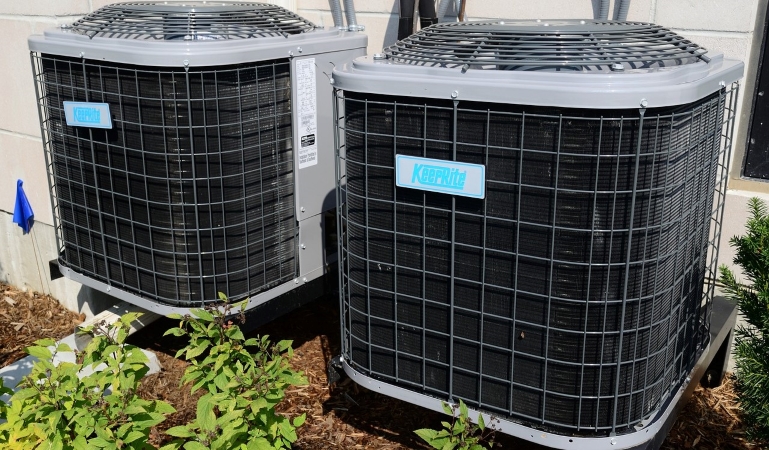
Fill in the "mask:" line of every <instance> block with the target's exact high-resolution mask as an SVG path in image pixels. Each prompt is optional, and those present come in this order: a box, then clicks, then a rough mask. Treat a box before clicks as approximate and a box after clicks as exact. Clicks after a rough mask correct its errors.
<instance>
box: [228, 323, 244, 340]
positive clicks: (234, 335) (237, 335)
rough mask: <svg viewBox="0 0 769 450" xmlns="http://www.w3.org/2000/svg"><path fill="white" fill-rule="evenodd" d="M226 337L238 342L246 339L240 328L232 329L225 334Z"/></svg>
mask: <svg viewBox="0 0 769 450" xmlns="http://www.w3.org/2000/svg"><path fill="white" fill-rule="evenodd" d="M224 334H225V336H227V337H228V338H230V339H234V340H237V341H242V340H244V339H245V336H243V332H242V331H240V328H238V327H237V326H234V327H230V328H228V329H227V330H226V331H225V332H224Z"/></svg>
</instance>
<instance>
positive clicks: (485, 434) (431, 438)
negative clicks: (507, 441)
mask: <svg viewBox="0 0 769 450" xmlns="http://www.w3.org/2000/svg"><path fill="white" fill-rule="evenodd" d="M443 411H444V412H445V413H446V414H449V415H451V416H452V420H451V422H441V424H442V425H443V429H441V430H432V429H429V428H423V429H421V430H416V431H415V432H414V433H416V434H417V435H418V436H419V437H420V438H422V440H424V441H425V442H427V443H428V444H430V445H431V446H432V447H433V448H437V449H440V450H454V449H462V450H485V449H488V448H493V447H494V430H493V428H492V427H487V426H486V424H485V423H484V421H483V416H482V415H481V414H478V422H477V424H475V423H473V422H472V421H471V420H470V417H469V416H470V414H469V411H468V410H467V405H465V402H463V401H462V400H459V405H453V406H451V405H449V404H448V403H443ZM487 445H488V447H487Z"/></svg>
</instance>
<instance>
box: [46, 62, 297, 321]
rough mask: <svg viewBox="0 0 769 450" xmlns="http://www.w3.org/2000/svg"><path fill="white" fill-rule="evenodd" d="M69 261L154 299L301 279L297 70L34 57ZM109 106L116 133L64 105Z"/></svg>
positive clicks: (241, 291)
mask: <svg viewBox="0 0 769 450" xmlns="http://www.w3.org/2000/svg"><path fill="white" fill-rule="evenodd" d="M32 62H33V67H34V72H35V79H36V82H37V83H36V84H37V91H38V106H39V107H40V111H41V123H42V131H43V136H44V141H45V151H46V157H47V167H48V175H49V178H50V182H51V186H52V189H53V191H52V193H51V194H52V198H53V201H54V202H55V205H54V211H55V224H56V227H57V235H58V242H59V250H60V252H61V255H60V258H59V262H60V263H61V264H63V265H65V266H67V267H69V268H71V269H73V270H74V271H76V272H79V273H81V274H83V275H85V276H88V277H90V278H93V279H95V280H99V281H102V282H104V283H107V284H108V285H111V286H115V287H118V288H121V289H124V290H126V291H128V292H131V293H134V294H136V295H139V296H141V297H144V298H148V299H153V300H156V301H158V302H161V303H165V304H170V305H180V306H194V305H200V304H202V303H205V302H208V301H214V300H215V299H217V292H219V291H221V292H225V293H227V294H228V295H229V296H230V297H231V298H233V299H239V298H244V297H246V296H249V295H253V294H255V293H257V292H259V291H262V290H265V289H268V288H270V287H272V286H275V285H277V284H279V283H281V282H285V281H288V280H290V279H292V278H293V277H294V276H295V274H296V270H297V262H296V250H295V247H296V243H295V238H296V234H297V228H296V222H295V219H294V175H293V150H292V141H291V108H290V87H289V81H290V73H289V68H290V65H289V62H288V61H287V60H277V61H264V62H259V63H254V64H244V65H237V66H221V67H216V68H215V69H214V68H195V69H192V68H191V69H190V70H189V71H185V70H183V69H158V68H153V67H141V66H130V65H122V64H116V63H110V62H91V61H87V60H81V59H79V58H68V57H60V56H52V55H46V54H43V55H34V54H33V57H32ZM64 101H90V102H104V103H108V104H109V107H110V112H111V115H112V123H113V128H112V129H111V130H100V129H94V128H82V127H70V126H68V125H67V124H66V121H65V116H64V110H63V107H62V102H64Z"/></svg>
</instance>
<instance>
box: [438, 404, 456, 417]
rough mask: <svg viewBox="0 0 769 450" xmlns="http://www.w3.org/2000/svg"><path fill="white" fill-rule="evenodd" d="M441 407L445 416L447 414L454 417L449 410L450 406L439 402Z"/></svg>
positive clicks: (452, 412)
mask: <svg viewBox="0 0 769 450" xmlns="http://www.w3.org/2000/svg"><path fill="white" fill-rule="evenodd" d="M441 406H442V407H443V412H445V413H446V414H448V415H450V416H453V415H454V411H453V410H452V409H451V405H449V404H448V403H446V402H441Z"/></svg>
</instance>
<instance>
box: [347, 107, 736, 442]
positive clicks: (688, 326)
mask: <svg viewBox="0 0 769 450" xmlns="http://www.w3.org/2000/svg"><path fill="white" fill-rule="evenodd" d="M724 108H725V95H724V94H723V93H717V94H714V95H713V96H710V97H707V98H704V99H702V100H701V101H698V102H696V103H694V104H690V105H685V106H681V107H677V108H666V109H650V110H646V111H645V114H644V115H643V118H642V116H641V113H640V112H639V110H625V111H609V112H607V111H591V110H579V109H562V110H559V109H554V108H549V109H546V108H535V107H521V106H515V105H501V104H480V103H472V102H465V101H461V102H456V103H454V102H452V101H438V100H424V99H415V98H405V97H392V96H377V95H369V94H361V93H355V92H345V93H344V101H343V111H344V116H343V118H342V119H340V121H339V127H340V129H342V130H343V131H342V132H343V139H344V147H343V149H342V150H343V151H342V161H341V162H342V165H343V173H344V174H345V176H344V178H343V180H342V187H341V189H342V195H343V198H345V203H344V205H343V207H342V211H341V214H342V216H341V225H342V228H341V230H342V232H343V234H342V239H341V242H342V244H341V245H342V248H341V252H342V261H343V274H342V282H343V286H342V291H343V293H342V298H343V306H344V319H345V320H344V325H343V327H344V331H345V352H346V357H347V358H348V361H350V364H352V365H353V367H354V368H355V369H356V370H359V371H360V372H362V373H363V374H366V375H368V376H371V377H374V378H377V379H380V380H383V381H386V382H388V383H393V384H396V385H399V386H401V387H404V388H407V389H410V390H414V391H417V392H420V393H424V394H428V395H432V396H435V397H437V398H440V399H444V400H446V399H452V400H454V399H456V398H462V399H464V400H465V402H467V403H468V404H471V405H473V406H475V407H477V408H480V409H482V410H485V411H488V412H491V413H492V414H495V415H498V416H501V417H504V418H508V419H511V420H515V421H520V422H523V423H528V424H532V425H536V426H545V427H549V428H551V429H556V430H560V431H561V432H566V433H574V432H578V433H596V432H597V433H605V432H608V431H616V432H622V431H623V430H629V429H631V427H633V426H634V425H635V424H637V423H639V422H640V421H641V420H642V419H643V418H645V417H646V416H648V415H649V414H650V413H651V412H652V411H654V410H656V409H658V408H660V407H661V405H662V404H663V402H664V401H665V400H666V399H667V398H668V397H669V396H670V395H672V393H673V392H674V391H675V388H676V387H677V386H679V385H680V383H681V382H682V381H683V379H684V378H685V377H686V376H687V374H688V373H689V371H690V370H691V368H692V367H693V364H694V362H695V360H696V358H697V356H698V352H699V351H700V350H701V349H702V347H703V346H704V345H706V344H707V340H708V333H707V327H708V321H707V319H705V318H704V317H705V316H706V313H705V312H704V309H705V308H706V307H707V303H706V300H704V298H705V297H706V296H705V297H704V296H703V283H704V279H705V275H706V272H707V270H708V268H707V267H706V263H707V258H706V257H707V252H708V248H709V241H708V237H709V233H710V225H711V216H712V214H713V199H714V192H715V186H716V178H717V171H718V170H720V169H721V167H722V166H720V165H719V164H721V163H720V162H719V159H720V158H721V157H722V156H723V150H722V128H723V125H722V124H723V122H724ZM396 154H401V155H411V156H417V157H427V158H435V159H442V160H450V161H461V162H467V163H475V164H483V165H484V166H485V167H486V182H485V187H486V196H485V198H484V199H482V200H477V199H471V198H467V197H459V196H451V195H446V194H440V193H433V192H425V191H421V190H415V189H409V188H404V187H396V185H395V170H394V161H395V155H396Z"/></svg>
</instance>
